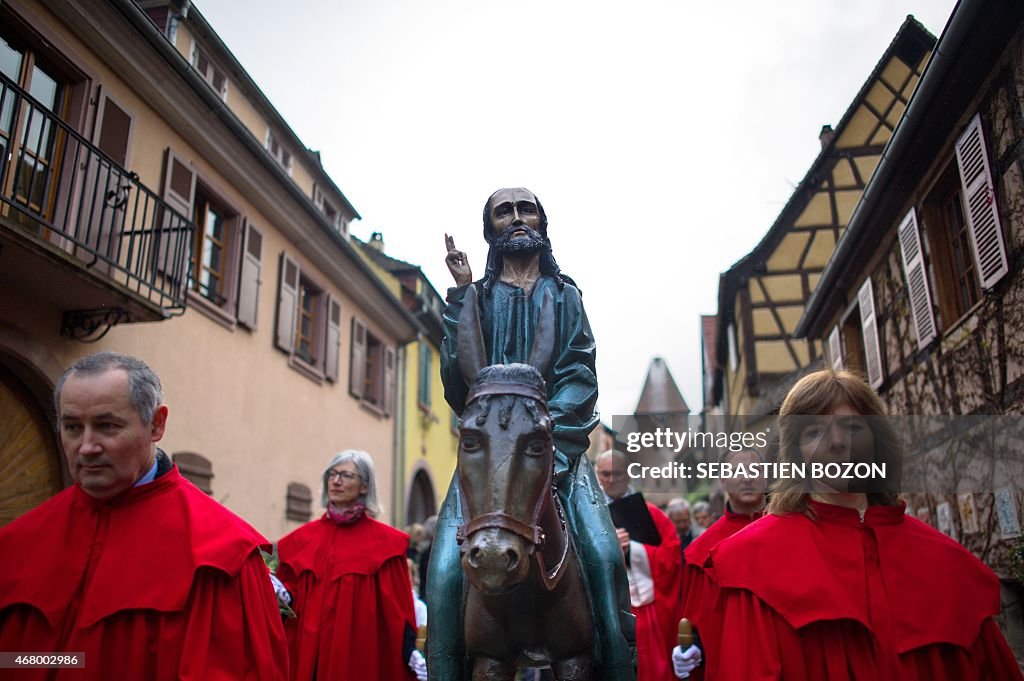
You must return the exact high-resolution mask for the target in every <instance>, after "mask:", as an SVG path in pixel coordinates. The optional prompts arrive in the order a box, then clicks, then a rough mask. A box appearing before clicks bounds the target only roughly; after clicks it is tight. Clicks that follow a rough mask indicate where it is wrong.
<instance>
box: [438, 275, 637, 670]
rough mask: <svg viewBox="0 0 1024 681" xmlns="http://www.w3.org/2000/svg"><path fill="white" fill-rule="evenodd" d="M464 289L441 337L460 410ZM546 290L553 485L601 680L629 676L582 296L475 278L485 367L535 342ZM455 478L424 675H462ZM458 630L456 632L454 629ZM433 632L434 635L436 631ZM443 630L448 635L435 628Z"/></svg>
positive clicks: (519, 357)
mask: <svg viewBox="0 0 1024 681" xmlns="http://www.w3.org/2000/svg"><path fill="white" fill-rule="evenodd" d="M467 289H468V286H462V287H458V288H453V289H449V291H448V296H447V302H448V305H447V307H446V308H445V311H444V318H443V322H444V332H445V337H444V339H443V341H442V343H441V379H442V382H443V383H444V387H445V399H446V400H447V401H448V404H449V405H450V406H451V407H452V409H453V410H454V411H455V413H457V414H461V413H462V411H463V409H464V408H465V402H466V397H467V395H468V393H469V387H470V386H469V385H468V384H467V383H466V381H465V379H464V378H463V376H462V373H461V371H460V370H459V366H458V358H457V357H456V348H457V346H458V333H459V328H458V324H459V315H460V313H461V312H462V302H463V297H464V296H465V293H466V291H467ZM545 293H548V294H550V295H551V297H552V301H553V303H554V318H555V319H554V323H555V325H556V328H555V357H554V359H553V361H552V363H551V368H550V369H549V371H548V374H547V375H546V376H545V377H544V378H545V381H546V382H547V388H548V409H549V410H550V413H551V417H552V420H553V422H554V428H553V440H554V445H555V476H556V485H557V490H558V494H559V497H560V499H561V500H562V504H563V507H564V508H565V512H566V517H567V520H568V522H569V526H570V527H571V528H572V530H573V533H574V535H575V540H576V543H575V547H576V550H577V556H578V557H579V559H580V563H581V567H582V568H583V573H584V580H585V581H586V582H587V590H588V593H589V596H590V600H591V606H592V609H593V612H594V620H595V625H596V628H597V632H596V633H597V638H598V642H597V645H596V650H597V665H598V670H599V673H600V678H601V679H605V680H611V679H615V680H616V681H619V680H625V679H632V678H633V669H632V657H633V652H632V645H633V641H634V626H635V625H634V622H633V616H632V614H631V613H630V609H629V593H628V585H627V582H626V574H625V573H626V569H625V564H624V562H623V560H622V552H621V550H620V549H619V546H618V542H617V540H616V538H615V530H614V528H613V527H612V524H611V518H610V516H609V515H608V509H607V505H606V504H605V502H604V495H603V494H602V493H601V490H600V488H599V487H598V485H597V478H596V476H595V475H594V469H593V466H591V464H590V461H589V459H587V457H586V456H585V454H584V452H585V451H586V450H587V447H588V446H589V444H590V441H589V434H590V431H591V430H593V429H594V426H596V425H597V423H598V420H599V419H598V416H597V412H596V406H597V374H596V370H595V358H596V347H595V344H594V336H593V333H592V332H591V330H590V324H589V322H588V321H587V315H586V312H585V311H584V309H583V301H582V299H581V298H580V293H579V291H578V290H577V289H576V287H575V286H573V285H572V284H570V283H564V284H563V285H560V284H559V282H558V281H556V279H555V278H553V277H550V276H547V275H543V276H541V277H540V278H539V279H538V280H537V281H536V283H535V284H534V287H533V290H532V291H530V292H529V293H527V292H526V291H524V290H523V289H522V288H519V287H517V286H513V285H511V284H507V283H505V282H501V281H496V282H494V284H493V286H492V288H491V290H490V292H488V293H486V294H485V293H484V292H483V291H482V287H481V286H480V283H479V282H478V283H477V300H478V301H479V306H480V326H481V329H482V332H483V339H484V345H485V346H486V351H487V360H488V363H489V364H509V363H516V362H526V361H527V359H528V358H529V355H530V350H531V349H532V347H533V339H534V336H535V331H536V325H537V323H538V320H539V319H540V318H541V315H540V311H541V304H542V302H543V300H544V294H545ZM457 483H458V481H457V477H456V479H454V480H453V482H452V485H451V486H450V487H449V491H448V496H447V498H446V499H445V502H444V504H443V505H442V508H441V512H440V514H439V517H438V524H437V530H436V535H435V540H434V546H433V548H432V551H431V560H430V575H429V577H428V580H427V581H428V584H429V585H430V587H429V589H428V607H429V611H430V619H429V628H430V632H431V633H430V634H429V635H428V639H429V640H430V641H431V643H430V645H429V646H428V647H429V658H430V659H429V664H430V674H431V681H451V680H452V679H459V678H461V674H462V671H461V667H462V664H463V657H464V652H463V649H462V641H461V630H462V629H461V617H462V612H461V609H462V599H461V594H462V591H463V585H464V579H463V575H462V570H461V567H460V566H459V560H458V559H459V555H458V546H457V544H456V542H455V532H456V529H457V527H458V525H459V524H461V522H462V518H461V508H460V504H459V502H458V484H457ZM453 631H454V632H457V633H456V634H453V633H451V632H453ZM434 632H437V633H436V634H435V633H434ZM442 632H445V633H442Z"/></svg>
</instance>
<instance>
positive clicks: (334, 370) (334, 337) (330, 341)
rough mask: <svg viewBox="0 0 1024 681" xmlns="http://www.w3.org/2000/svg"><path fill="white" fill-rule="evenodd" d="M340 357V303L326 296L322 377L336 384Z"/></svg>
mask: <svg viewBox="0 0 1024 681" xmlns="http://www.w3.org/2000/svg"><path fill="white" fill-rule="evenodd" d="M340 355H341V302H339V301H338V299H337V298H335V297H334V296H332V295H330V294H327V338H326V343H325V347H324V375H325V376H326V377H327V380H329V381H331V382H333V383H337V382H338V364H339V357H340Z"/></svg>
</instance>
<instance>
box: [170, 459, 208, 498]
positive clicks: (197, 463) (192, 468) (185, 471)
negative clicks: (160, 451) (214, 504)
mask: <svg viewBox="0 0 1024 681" xmlns="http://www.w3.org/2000/svg"><path fill="white" fill-rule="evenodd" d="M171 461H173V462H174V465H175V466H177V467H178V472H179V473H181V477H183V478H185V479H186V480H188V481H189V482H191V483H192V484H193V485H195V486H196V487H198V488H199V489H201V490H202V491H204V492H206V493H207V494H213V486H212V485H211V483H212V482H213V464H212V463H211V462H210V460H209V459H207V458H206V457H205V456H203V455H202V454H196V453H195V452H176V453H175V454H172V455H171Z"/></svg>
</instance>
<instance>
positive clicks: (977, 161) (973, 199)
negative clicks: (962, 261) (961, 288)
mask: <svg viewBox="0 0 1024 681" xmlns="http://www.w3.org/2000/svg"><path fill="white" fill-rule="evenodd" d="M956 164H957V167H958V168H959V169H960V183H961V185H962V186H963V190H964V209H965V211H966V213H967V227H968V233H969V234H970V235H971V248H972V249H973V250H974V258H975V262H976V263H977V264H978V278H979V279H980V280H981V286H982V288H985V289H990V288H992V287H993V286H995V285H996V283H998V282H999V280H1000V279H1002V278H1003V277H1004V276H1006V273H1007V272H1009V271H1010V267H1009V263H1008V262H1007V259H1006V244H1005V242H1004V241H1003V228H1002V225H1001V224H1000V222H999V211H998V210H997V209H996V192H995V185H994V184H993V182H992V172H991V169H990V167H989V163H988V153H987V151H986V147H985V135H984V133H983V131H982V129H981V114H980V113H979V114H975V116H974V118H973V119H971V122H970V124H969V125H968V126H967V130H965V131H964V134H963V135H961V136H960V139H958V140H957V141H956Z"/></svg>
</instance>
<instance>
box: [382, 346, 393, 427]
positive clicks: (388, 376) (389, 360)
mask: <svg viewBox="0 0 1024 681" xmlns="http://www.w3.org/2000/svg"><path fill="white" fill-rule="evenodd" d="M383 354H384V375H383V379H382V385H381V391H382V394H383V396H384V400H383V401H384V404H383V406H384V415H385V416H391V410H392V409H393V407H394V404H393V402H394V400H395V351H394V350H393V349H392V348H389V347H385V348H384V353H383Z"/></svg>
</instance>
